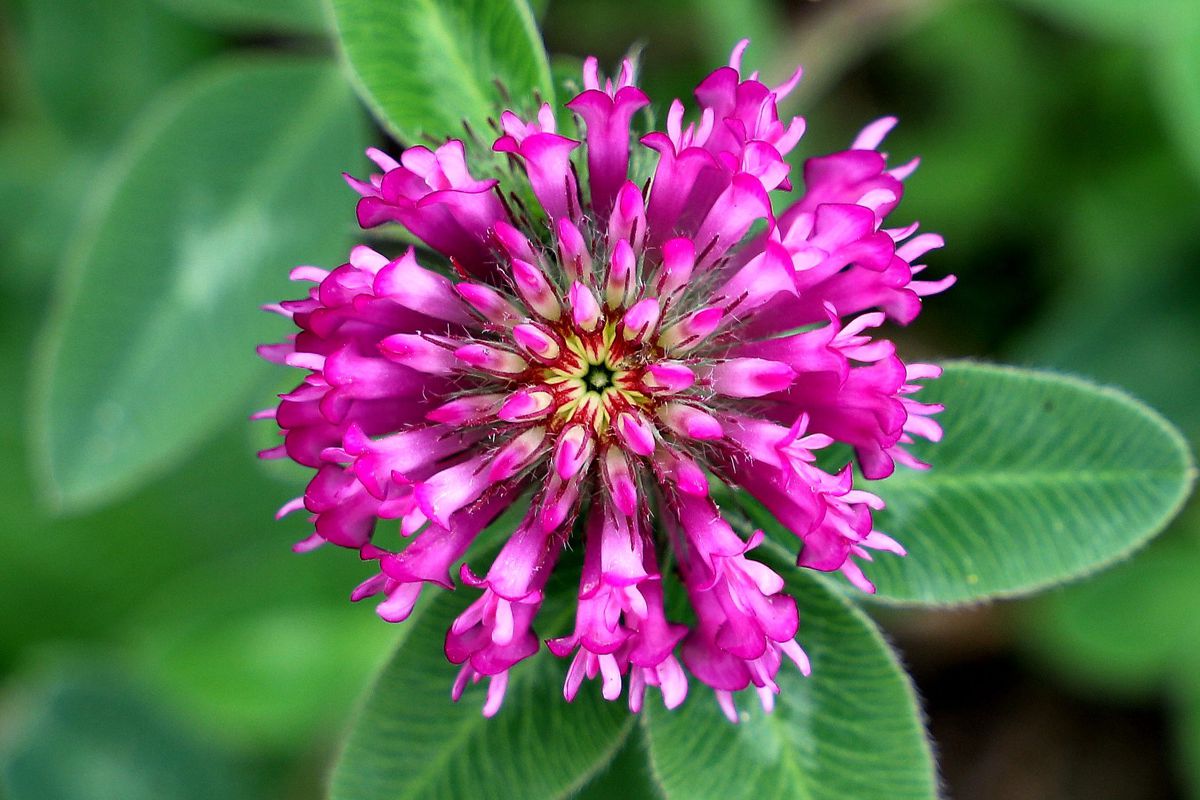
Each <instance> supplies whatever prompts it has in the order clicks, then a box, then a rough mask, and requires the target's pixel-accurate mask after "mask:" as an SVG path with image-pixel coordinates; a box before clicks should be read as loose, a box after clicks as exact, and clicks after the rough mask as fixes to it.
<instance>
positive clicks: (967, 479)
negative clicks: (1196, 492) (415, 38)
mask: <svg viewBox="0 0 1200 800" xmlns="http://www.w3.org/2000/svg"><path fill="white" fill-rule="evenodd" d="M918 398H919V399H921V400H922V401H923V402H931V403H943V404H944V405H945V406H946V410H945V412H944V413H942V414H941V415H939V417H938V418H939V420H940V421H941V423H942V425H943V427H944V428H945V438H944V439H943V441H941V442H940V443H937V444H930V443H921V444H918V445H917V446H915V447H914V448H913V452H915V453H916V455H917V456H918V457H920V458H922V459H923V460H926V461H928V462H929V463H931V464H932V469H931V470H929V471H915V470H910V469H907V468H904V467H898V468H897V470H896V473H895V474H894V475H893V476H892V477H890V478H888V479H886V480H884V481H879V482H876V483H867V484H865V488H867V489H869V490H870V491H873V492H876V493H877V494H879V495H880V496H881V497H882V498H883V499H884V500H885V501H886V502H887V508H886V509H885V510H884V511H882V512H880V513H879V514H878V515H877V516H876V526H877V527H878V528H879V529H880V530H883V531H886V532H887V533H889V534H891V535H892V536H894V537H895V538H896V539H898V540H899V541H900V542H901V543H903V545H904V546H905V547H906V548H907V550H908V556H907V557H906V558H897V557H895V556H892V555H889V554H886V553H884V554H881V555H879V556H878V557H877V558H876V559H875V561H874V563H872V564H868V565H866V567H865V571H866V573H867V575H868V577H870V578H871V580H872V581H874V582H875V584H876V585H877V586H878V588H879V595H878V596H879V597H880V598H884V599H889V600H897V601H906V602H925V603H954V602H964V601H971V600H977V599H981V598H985V597H994V596H1007V595H1015V594H1022V593H1026V592H1030V591H1033V590H1035V589H1038V588H1040V587H1044V586H1048V585H1051V584H1054V583H1058V582H1062V581H1065V580H1069V579H1071V578H1075V577H1079V576H1082V575H1086V574H1089V573H1091V572H1094V571H1096V570H1098V569H1100V568H1101V567H1104V566H1105V565H1107V564H1110V563H1112V562H1113V561H1115V560H1117V559H1120V558H1122V557H1124V556H1126V555H1128V554H1129V553H1130V552H1131V551H1132V550H1134V549H1135V548H1137V547H1138V546H1140V545H1141V544H1143V543H1144V542H1145V541H1146V540H1147V539H1148V538H1149V537H1151V536H1153V535H1154V534H1155V533H1157V532H1158V531H1160V530H1161V529H1162V528H1163V526H1164V525H1166V523H1167V522H1168V521H1169V520H1170V519H1171V517H1172V516H1173V515H1174V514H1175V513H1176V512H1177V511H1178V509H1179V507H1180V505H1181V503H1182V502H1183V500H1184V498H1185V497H1186V496H1187V494H1188V491H1189V489H1190V486H1191V482H1192V479H1193V477H1194V467H1193V465H1192V463H1191V456H1190V454H1189V452H1188V449H1187V446H1186V445H1185V443H1184V441H1183V439H1182V438H1181V437H1180V435H1179V434H1178V433H1177V432H1176V431H1175V430H1174V428H1172V427H1171V425H1170V424H1169V423H1167V422H1166V421H1165V420H1164V419H1163V418H1162V417H1160V416H1159V415H1158V414H1156V413H1155V412H1153V411H1151V410H1150V409H1148V408H1147V407H1145V406H1143V405H1142V404H1140V403H1138V402H1137V401H1135V400H1133V399H1132V398H1130V397H1129V396H1127V395H1125V394H1123V393H1121V392H1118V391H1115V390H1112V389H1104V388H1100V387H1096V386H1093V385H1091V384H1088V383H1086V382H1084V381H1081V380H1077V379H1074V378H1068V377H1064V376H1061V375H1055V374H1051V373H1044V372H1035V371H1026V370H1018V369H1011V368H1005V367H996V366H988V365H984V364H973V363H965V362H959V363H951V364H948V365H946V371H945V374H944V375H943V376H942V377H941V378H940V379H938V380H936V381H932V382H930V383H929V385H928V387H927V388H925V389H923V390H922V391H921V392H920V394H919V395H918Z"/></svg>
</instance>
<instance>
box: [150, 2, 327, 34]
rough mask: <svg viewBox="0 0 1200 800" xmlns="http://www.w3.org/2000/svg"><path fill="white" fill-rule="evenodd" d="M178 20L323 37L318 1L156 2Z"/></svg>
mask: <svg viewBox="0 0 1200 800" xmlns="http://www.w3.org/2000/svg"><path fill="white" fill-rule="evenodd" d="M159 2H160V3H162V4H163V5H164V6H167V7H168V8H170V9H171V10H172V11H174V12H175V13H177V14H179V15H180V16H181V17H187V18H188V19H191V20H195V21H196V22H198V23H200V24H201V25H206V26H210V27H213V28H216V29H218V30H231V31H247V32H256V31H279V32H283V33H288V32H295V33H323V32H324V31H325V29H326V27H327V26H326V20H325V13H324V10H323V9H322V7H321V2H320V0H159Z"/></svg>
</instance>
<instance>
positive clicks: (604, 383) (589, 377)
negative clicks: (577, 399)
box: [583, 363, 616, 393]
mask: <svg viewBox="0 0 1200 800" xmlns="http://www.w3.org/2000/svg"><path fill="white" fill-rule="evenodd" d="M615 374H616V373H615V372H614V371H613V370H612V369H611V368H610V367H609V366H608V365H607V364H605V363H600V364H589V365H588V371H587V373H586V374H585V375H584V376H583V383H584V386H586V387H587V390H588V391H592V392H597V393H602V392H603V391H604V390H605V389H607V388H608V387H609V386H612V383H613V376H614V375H615Z"/></svg>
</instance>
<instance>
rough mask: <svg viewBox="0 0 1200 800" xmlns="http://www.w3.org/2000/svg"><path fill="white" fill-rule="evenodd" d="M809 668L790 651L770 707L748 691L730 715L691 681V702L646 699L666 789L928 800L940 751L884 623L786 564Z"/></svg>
mask: <svg viewBox="0 0 1200 800" xmlns="http://www.w3.org/2000/svg"><path fill="white" fill-rule="evenodd" d="M783 574H784V575H786V577H787V582H788V591H789V592H790V593H791V594H792V595H793V596H795V598H796V601H797V603H799V605H800V618H801V622H800V634H799V636H798V637H797V638H798V640H799V642H800V644H801V645H802V646H803V647H804V649H805V651H806V652H807V653H808V655H809V658H810V659H811V660H812V675H811V676H810V677H808V678H805V677H803V676H802V675H800V673H799V671H798V670H797V669H796V668H795V666H794V665H792V664H791V663H790V662H787V661H786V660H785V663H784V665H783V666H782V667H781V668H780V670H779V674H778V675H777V676H776V680H777V681H778V683H779V687H780V694H779V696H778V698H777V699H776V705H775V710H774V711H773V712H772V713H770V714H766V713H764V712H763V711H762V709H761V707H760V706H759V703H758V698H757V697H756V696H755V695H754V694H753V693H752V692H742V693H741V695H740V696H739V698H738V707H739V710H740V711H741V721H740V722H739V723H738V724H737V725H731V724H730V723H729V722H728V721H727V720H726V719H725V718H724V716H723V715H722V714H721V712H720V710H719V709H718V707H717V704H716V701H715V700H714V699H713V697H712V695H711V692H709V691H708V690H707V689H706V688H705V687H703V686H701V685H699V684H696V683H695V682H693V685H692V688H691V692H690V696H689V697H688V699H687V702H686V703H684V705H683V706H681V707H680V708H678V709H675V710H674V711H665V710H663V709H661V708H659V707H658V706H657V705H654V704H651V703H649V702H647V712H648V713H647V716H646V718H645V727H646V730H647V732H648V734H649V741H650V754H651V766H652V769H653V772H654V775H655V777H656V778H657V780H658V781H659V782H660V784H661V785H662V786H663V788H664V790H665V795H666V797H668V798H681V800H683V799H684V798H686V800H709V798H714V799H717V800H719V799H721V798H731V797H753V798H756V800H767V798H781V799H782V798H803V799H804V800H821V799H822V798H830V800H833V798H836V799H837V800H875V799H876V798H878V800H917V799H918V798H919V799H920V800H932V798H934V797H935V795H936V788H935V787H936V778H935V776H934V768H933V760H932V755H931V753H930V750H929V743H928V741H927V740H926V737H925V732H924V729H923V726H922V724H921V718H920V711H919V710H918V707H917V703H916V698H915V697H914V695H913V688H912V685H911V683H910V682H909V680H908V677H907V676H906V675H905V673H904V671H903V670H902V669H901V668H900V665H899V664H898V663H897V662H896V658H895V655H894V654H893V653H892V651H891V650H890V648H889V647H888V645H887V644H886V643H885V642H884V640H883V638H882V637H881V636H880V635H879V632H878V630H876V628H875V626H874V625H873V624H872V623H871V621H870V620H869V619H867V617H866V616H865V615H864V614H863V613H862V612H861V611H859V610H858V609H857V608H855V607H854V606H853V605H851V604H850V603H848V602H847V601H845V600H844V599H842V598H841V597H838V596H837V595H836V594H834V593H832V592H830V591H829V590H828V589H826V588H825V587H824V586H823V585H822V584H821V582H820V581H818V580H816V579H814V577H813V576H812V575H810V574H808V573H805V572H801V571H798V570H795V569H794V568H793V569H790V570H785V572H784V573H783Z"/></svg>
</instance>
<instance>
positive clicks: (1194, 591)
mask: <svg viewBox="0 0 1200 800" xmlns="http://www.w3.org/2000/svg"><path fill="white" fill-rule="evenodd" d="M536 5H538V6H539V8H538V11H539V13H540V14H541V15H542V17H543V24H544V29H545V38H546V42H547V45H548V47H549V49H550V51H551V53H556V54H568V55H573V56H580V55H584V54H588V53H594V54H596V55H598V56H600V57H601V59H602V60H604V61H605V62H607V63H612V62H614V61H615V60H616V59H618V58H619V57H620V56H621V55H622V54H623V53H624V52H625V51H626V49H627V48H628V47H629V46H630V45H631V44H638V45H645V50H644V55H643V71H642V85H643V86H644V87H646V89H647V91H648V92H649V94H650V95H651V97H653V98H655V99H656V100H657V101H659V102H660V103H661V105H662V107H665V105H666V102H667V101H668V100H669V99H670V98H672V97H676V96H680V97H687V96H688V93H689V91H690V88H691V87H692V86H693V85H694V84H695V82H696V81H697V80H698V79H700V78H701V77H703V75H705V74H707V72H708V71H709V70H710V69H712V68H713V67H715V66H716V65H717V64H719V63H722V62H723V61H724V60H725V59H726V58H727V54H728V50H729V48H730V47H731V45H732V44H733V43H734V41H735V40H736V39H738V38H740V37H742V36H749V37H751V38H752V39H753V40H754V43H753V45H752V48H751V50H750V51H749V54H748V57H747V63H748V64H751V65H754V66H757V67H759V68H761V70H762V71H763V73H764V75H765V77H766V78H767V79H769V80H778V79H781V78H783V77H784V76H785V75H786V74H787V73H789V72H790V71H791V68H792V65H793V64H794V63H796V62H800V63H803V64H804V65H805V67H806V77H805V79H804V81H803V82H802V84H801V88H800V90H799V91H798V92H797V93H796V94H795V95H794V96H793V97H792V98H791V99H789V101H788V105H787V108H785V110H787V111H791V112H794V113H803V114H805V115H806V116H807V117H808V120H809V127H808V133H807V134H806V136H805V139H804V141H803V142H802V143H801V146H800V147H799V148H797V151H796V154H795V155H796V158H797V161H796V164H797V168H798V167H799V163H800V161H799V160H800V159H803V158H804V157H806V156H808V155H814V154H819V153H822V152H826V151H829V150H833V149H838V148H841V147H845V146H846V145H847V144H848V143H849V142H850V140H851V139H852V138H853V136H854V134H855V132H856V131H857V130H858V128H859V127H861V126H862V125H863V124H865V123H866V122H868V121H870V120H872V119H874V118H876V117H878V116H881V115H884V114H896V115H898V116H899V117H900V118H901V125H900V127H899V128H898V129H897V130H896V131H895V132H894V133H893V134H892V136H891V137H890V138H889V140H888V148H889V150H890V152H891V153H893V155H894V157H895V158H897V159H901V160H906V159H907V158H909V157H911V156H912V155H914V154H919V155H921V156H922V158H923V163H922V166H921V168H920V169H919V170H918V172H917V173H916V175H915V176H914V177H913V178H912V179H911V180H910V181H909V183H908V187H909V189H908V195H907V197H906V198H905V201H904V203H903V204H902V205H901V207H900V210H899V212H898V213H899V215H900V216H899V217H898V219H899V220H900V221H901V222H907V221H909V220H910V219H919V220H921V222H922V224H923V227H924V228H925V229H928V230H935V231H940V232H942V233H943V234H944V235H945V237H946V239H947V242H948V246H947V248H946V249H945V250H944V251H941V252H939V253H937V254H935V255H933V256H932V257H931V260H930V263H931V265H932V266H931V270H932V271H934V272H936V273H937V274H939V275H940V274H943V273H946V272H953V273H956V274H957V275H958V276H959V283H958V285H957V286H956V287H954V289H953V290H952V291H951V292H949V293H948V294H946V295H943V296H940V297H937V298H934V299H932V300H930V301H929V302H927V305H926V311H925V313H924V314H923V316H922V317H921V320H920V322H919V324H917V325H916V326H915V328H914V329H913V330H911V331H909V330H902V331H896V332H895V336H896V337H897V338H899V339H903V340H904V345H905V347H906V348H907V352H908V353H910V354H919V355H921V356H924V357H929V358H939V357H948V356H978V357H982V358H988V359H996V360H1005V361H1010V362H1014V363H1018V364H1026V365H1036V366H1050V367H1057V368H1060V369H1062V370H1065V371H1068V372H1072V373H1078V374H1081V375H1086V376H1090V377H1092V378H1095V379H1097V380H1099V381H1101V382H1108V383H1113V384H1118V385H1121V386H1124V387H1125V388H1127V389H1129V390H1130V391H1132V392H1133V393H1134V394H1136V395H1139V396H1140V397H1141V398H1143V399H1144V400H1146V401H1148V402H1149V403H1150V404H1151V405H1153V406H1155V407H1157V408H1158V409H1159V410H1160V411H1162V412H1164V413H1165V414H1166V415H1167V416H1168V417H1170V418H1171V419H1173V420H1174V421H1175V422H1176V423H1178V424H1179V425H1180V426H1181V427H1182V428H1183V429H1184V431H1185V433H1187V435H1188V436H1189V438H1190V439H1191V441H1192V443H1193V446H1195V444H1196V442H1197V441H1198V440H1200V404H1198V403H1197V400H1196V398H1197V397H1198V396H1200V369H1197V366H1196V364H1197V363H1198V362H1200V272H1198V271H1197V264H1198V263H1200V3H1196V2H1195V0H1155V1H1154V2H1145V3H1128V2H1124V1H1123V0H1013V1H1012V2H987V3H985V2H963V1H960V2H951V1H950V0H876V1H875V2H856V1H854V0H825V1H824V2H786V3H785V2H770V1H769V0H662V1H661V2H657V3H653V4H631V3H625V2H615V1H614V0H551V2H550V3H549V4H548V6H547V4H546V3H541V4H536ZM0 8H2V9H3V10H2V12H0V176H2V179H0V375H2V376H3V377H2V378H0V411H2V412H3V419H4V420H5V423H6V424H4V425H3V426H2V427H0V443H2V447H3V453H4V461H3V463H4V468H3V480H0V600H2V602H0V797H3V798H5V799H6V800H60V799H61V800H76V799H78V800H95V799H97V798H104V799H107V798H113V799H114V800H140V799H141V798H155V799H156V800H175V798H180V799H181V800H182V799H187V800H190V799H191V798H197V799H200V798H278V799H279V800H283V799H284V798H287V799H288V800H303V799H304V798H318V797H320V796H321V795H322V791H323V781H324V774H325V772H326V770H327V768H328V765H329V764H330V761H331V759H332V757H333V755H334V753H335V751H336V747H337V742H338V739H339V736H340V734H341V732H342V730H343V728H344V726H345V724H346V721H347V719H348V717H349V715H350V714H351V713H352V710H353V707H354V704H355V700H356V698H357V697H358V696H359V694H360V693H361V691H362V690H363V689H364V688H365V687H366V685H367V682H368V681H369V677H370V674H371V672H372V670H373V669H374V668H375V666H376V665H377V664H379V663H380V661H381V659H382V657H383V655H384V653H385V652H386V651H387V650H388V649H389V647H390V645H391V644H392V642H393V641H394V640H395V638H396V637H397V636H398V635H399V631H398V629H397V628H394V627H391V626H388V625H386V624H385V623H383V622H380V621H378V620H377V619H376V618H375V616H374V614H373V613H372V612H371V609H369V608H367V607H358V606H352V605H351V604H350V603H348V602H347V599H346V598H347V594H348V592H349V590H350V589H351V588H352V587H353V586H354V584H356V583H357V582H358V581H359V580H361V579H362V578H364V577H366V575H367V572H366V570H365V568H363V567H362V566H361V565H360V564H358V563H357V562H356V561H355V559H352V558H348V557H346V555H345V554H343V553H334V552H327V551H324V550H323V551H318V552H315V553H311V554H308V555H305V556H297V555H294V554H292V553H291V551H290V549H289V546H290V544H291V543H292V541H294V540H295V539H298V538H300V537H301V536H303V535H304V533H305V532H304V530H303V523H302V522H301V521H299V520H298V519H288V520H286V521H284V522H282V523H276V522H273V521H272V518H271V517H272V514H273V512H274V511H275V509H276V508H277V507H278V506H279V505H281V504H282V503H283V502H284V501H286V500H288V499H289V498H291V497H293V496H295V495H296V494H298V493H299V490H300V489H301V487H302V485H303V480H304V475H303V473H302V472H301V471H298V470H292V469H288V468H286V467H280V466H278V465H274V466H264V465H263V464H261V463H259V462H258V461H257V460H256V459H255V458H254V457H253V452H254V450H255V449H258V448H262V447H267V446H271V445H272V444H273V443H274V441H273V438H272V433H271V431H270V426H269V424H267V423H260V425H261V426H262V427H252V426H251V425H250V424H249V423H247V422H246V421H245V418H246V416H247V415H248V414H249V413H250V412H252V411H253V410H255V409H256V408H259V407H261V406H265V405H269V403H270V400H271V396H272V394H273V393H274V392H277V391H281V390H283V389H284V388H286V382H287V380H288V378H289V377H290V376H286V375H284V374H283V373H282V372H281V371H279V370H275V369H272V368H270V367H268V366H267V365H265V364H261V363H259V362H258V361H257V360H256V359H255V357H254V354H253V344H254V343H255V342H257V341H268V340H272V339H276V338H279V337H281V336H282V335H283V334H284V333H285V332H286V331H285V328H284V326H283V325H282V324H281V323H280V322H279V321H273V320H271V319H270V318H268V316H267V315H265V314H261V313H259V312H257V311H256V306H257V305H259V304H262V303H266V302H272V301H274V300H277V299H280V298H281V297H284V296H288V294H289V293H290V292H291V291H292V290H289V289H288V288H287V285H286V280H285V277H286V272H287V270H288V269H289V268H290V267H291V266H293V265H294V264H297V263H304V262H308V263H317V264H322V265H326V266H332V265H334V264H336V263H339V261H340V259H341V257H342V255H341V254H342V253H344V252H345V248H346V246H347V244H348V243H349V242H350V241H351V240H352V237H353V236H354V228H353V215H352V208H353V200H354V196H353V195H352V193H351V192H350V191H349V190H348V189H346V188H345V187H344V185H342V183H341V180H340V178H339V175H338V173H339V172H340V171H341V170H349V171H352V172H360V173H361V172H362V171H363V170H364V161H363V160H362V158H361V155H360V153H361V150H362V149H363V148H364V147H365V146H366V145H368V144H370V143H372V142H374V143H378V144H383V145H386V144H387V142H386V140H385V138H384V137H383V136H382V134H381V133H379V132H378V130H377V129H375V128H372V127H371V126H370V124H369V122H368V120H367V119H366V117H365V114H364V113H363V112H362V111H361V109H360V107H359V106H358V105H357V104H356V103H355V101H354V100H353V99H352V97H351V95H350V90H349V88H348V85H347V84H346V82H345V81H344V79H341V78H340V77H339V76H338V74H337V72H336V68H335V67H334V66H333V65H335V63H336V59H335V57H334V53H333V47H332V45H331V43H330V41H329V40H328V37H327V35H326V34H325V33H324V30H325V27H326V23H325V18H324V14H323V12H322V9H321V8H320V7H319V5H318V3H317V2H316V0H312V2H307V1H306V0H270V2H267V0H257V1H256V2H251V0H107V1H106V2H105V3H94V2H86V1H85V0H24V1H23V2H15V3H14V2H12V0H8V2H7V3H6V4H5V5H3V6H0ZM391 146H392V149H395V146H394V144H393V145H391ZM1193 505H1194V504H1193ZM879 616H880V619H881V621H882V622H883V623H884V624H885V626H886V627H887V628H888V630H889V632H890V633H891V635H892V637H893V639H894V640H895V641H896V643H897V644H898V645H899V647H900V649H901V651H902V652H903V653H904V655H905V657H906V659H907V662H908V663H909V665H910V667H911V668H912V670H913V673H914V677H915V679H916V681H917V685H918V687H919V690H920V692H921V693H922V695H923V696H924V698H925V700H926V705H927V710H928V713H929V716H930V724H931V730H932V733H933V736H934V738H935V741H936V743H937V750H938V752H939V754H940V764H941V769H942V773H943V775H944V780H945V784H946V787H947V793H948V794H949V796H951V797H956V798H960V799H961V800H993V799H995V800H1000V799H1004V800H1013V799H1016V798H1020V799H1021V800H1040V799H1041V798H1046V799H1047V800H1050V799H1051V798H1054V799H1056V800H1057V799H1060V798H1065V799H1067V800H1070V799H1071V798H1081V799H1082V798H1089V799H1090V800H1095V799H1096V798H1121V800H1139V799H1140V798H1146V800H1151V799H1154V800H1159V799H1161V798H1200V513H1198V510H1197V509H1196V508H1194V507H1193V508H1192V509H1190V511H1189V512H1186V513H1185V514H1184V515H1183V516H1182V517H1181V519H1180V521H1178V522H1177V523H1176V524H1175V525H1174V527H1173V528H1172V529H1171V530H1170V531H1168V533H1167V534H1165V535H1164V536H1162V537H1161V539H1160V540H1159V541H1157V542H1156V543H1155V544H1154V545H1153V546H1151V548H1150V549H1149V550H1148V551H1147V552H1145V553H1143V554H1142V555H1141V556H1140V557H1139V558H1137V559H1135V560H1134V561H1132V562H1130V563H1128V564H1126V565H1123V566H1121V567H1118V568H1117V569H1114V570H1112V571H1111V572H1109V573H1106V574H1104V575H1101V576H1098V577H1096V578H1094V579H1092V580H1089V581H1086V582H1084V583H1082V584H1079V585H1076V586H1072V587H1067V588H1064V589H1060V590H1057V591H1055V592H1053V593H1051V594H1049V595H1047V596H1044V597H1041V598H1037V599H1035V600H1031V601H1025V602H1020V603H1003V604H997V605H990V606H987V607H981V608H977V609H972V610H968V611H957V612H948V613H934V612H903V613H901V612H896V611H880V613H879ZM864 746H867V747H869V743H864ZM612 779H613V776H612V775H610V776H609V778H608V780H610V781H611V780H612Z"/></svg>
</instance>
